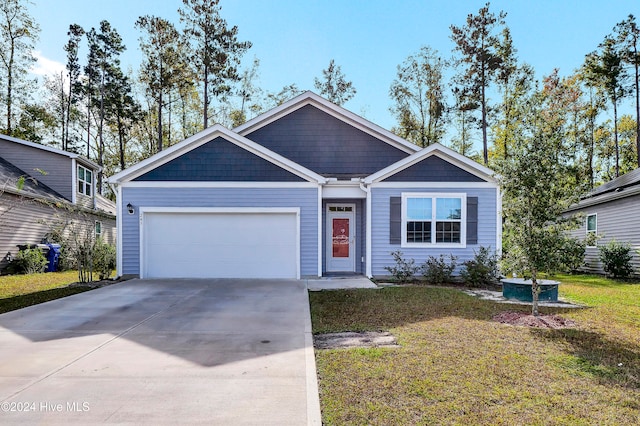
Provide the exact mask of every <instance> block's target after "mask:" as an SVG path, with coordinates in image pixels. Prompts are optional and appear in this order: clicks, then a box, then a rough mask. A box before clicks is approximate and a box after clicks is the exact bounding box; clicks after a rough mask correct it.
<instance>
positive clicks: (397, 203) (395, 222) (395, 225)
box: [389, 197, 402, 244]
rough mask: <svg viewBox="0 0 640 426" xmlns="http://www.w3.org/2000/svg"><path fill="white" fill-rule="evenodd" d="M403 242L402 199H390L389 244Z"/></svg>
mask: <svg viewBox="0 0 640 426" xmlns="http://www.w3.org/2000/svg"><path fill="white" fill-rule="evenodd" d="M401 242H402V198H401V197H391V198H390V199H389V244H400V243H401Z"/></svg>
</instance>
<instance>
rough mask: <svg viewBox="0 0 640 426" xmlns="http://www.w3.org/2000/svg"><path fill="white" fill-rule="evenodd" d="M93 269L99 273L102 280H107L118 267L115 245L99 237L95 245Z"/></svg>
mask: <svg viewBox="0 0 640 426" xmlns="http://www.w3.org/2000/svg"><path fill="white" fill-rule="evenodd" d="M92 257H93V270H94V271H95V272H97V273H98V277H99V279H101V280H106V279H107V278H109V276H110V275H111V272H112V271H113V270H114V269H115V268H116V249H115V247H113V246H111V245H109V244H107V243H105V242H104V240H103V239H102V238H98V239H97V240H96V242H95V244H94V246H93V252H92Z"/></svg>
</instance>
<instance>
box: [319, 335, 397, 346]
mask: <svg viewBox="0 0 640 426" xmlns="http://www.w3.org/2000/svg"><path fill="white" fill-rule="evenodd" d="M313 346H314V347H315V348H316V349H338V348H397V347H398V343H397V342H396V338H395V336H394V335H393V334H391V333H389V332H387V331H382V332H377V331H366V332H362V333H356V332H344V333H327V334H317V335H315V336H313Z"/></svg>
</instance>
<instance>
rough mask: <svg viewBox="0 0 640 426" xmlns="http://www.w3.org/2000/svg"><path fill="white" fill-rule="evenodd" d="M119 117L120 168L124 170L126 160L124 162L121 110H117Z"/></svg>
mask: <svg viewBox="0 0 640 426" xmlns="http://www.w3.org/2000/svg"><path fill="white" fill-rule="evenodd" d="M116 114H117V117H118V144H119V146H120V170H124V169H125V168H126V167H125V164H124V163H125V162H124V124H123V123H122V117H121V116H120V111H117V113H116Z"/></svg>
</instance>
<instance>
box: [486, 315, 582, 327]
mask: <svg viewBox="0 0 640 426" xmlns="http://www.w3.org/2000/svg"><path fill="white" fill-rule="evenodd" d="M493 320H494V321H497V322H499V323H502V324H509V325H518V326H523V327H535V328H553V329H557V328H570V327H575V326H576V323H575V321H572V320H568V319H565V318H562V317H560V316H558V315H538V316H534V315H531V314H526V313H523V312H502V313H500V314H498V315H495V316H494V317H493Z"/></svg>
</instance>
